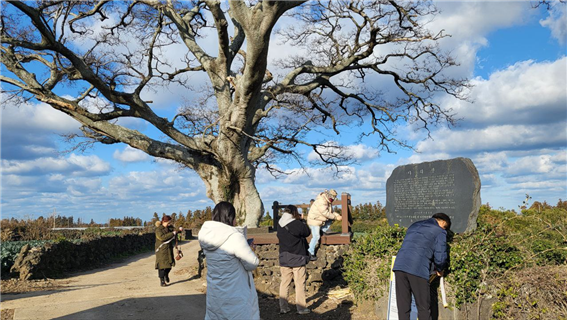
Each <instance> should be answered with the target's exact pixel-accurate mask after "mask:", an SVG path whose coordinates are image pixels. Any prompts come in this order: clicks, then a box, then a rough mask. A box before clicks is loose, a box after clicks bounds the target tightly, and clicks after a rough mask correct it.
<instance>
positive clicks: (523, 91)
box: [0, 1, 567, 222]
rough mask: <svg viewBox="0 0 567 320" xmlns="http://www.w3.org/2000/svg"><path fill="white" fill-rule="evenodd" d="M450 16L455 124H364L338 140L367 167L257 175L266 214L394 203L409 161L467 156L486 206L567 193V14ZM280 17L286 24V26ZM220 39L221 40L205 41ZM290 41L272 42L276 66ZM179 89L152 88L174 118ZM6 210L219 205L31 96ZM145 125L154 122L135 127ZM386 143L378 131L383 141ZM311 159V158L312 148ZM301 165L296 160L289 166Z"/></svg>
mask: <svg viewBox="0 0 567 320" xmlns="http://www.w3.org/2000/svg"><path fill="white" fill-rule="evenodd" d="M438 7H439V9H440V10H441V11H442V12H441V14H440V15H439V16H438V17H437V18H436V19H435V20H434V21H432V22H431V23H430V25H431V28H434V29H445V31H446V32H447V33H449V34H451V35H452V37H450V38H446V39H444V40H443V41H442V42H441V43H440V44H441V46H442V47H443V48H444V49H447V50H451V51H452V52H453V55H454V57H455V58H456V59H457V61H459V63H460V66H459V67H458V68H455V70H453V71H452V72H454V75H457V76H463V77H468V78H470V79H471V81H472V83H473V84H474V88H473V89H472V91H471V93H470V98H471V99H470V100H471V102H469V101H459V100H455V99H449V98H446V97H440V98H439V99H440V101H441V103H442V104H443V106H445V107H447V108H452V109H453V110H454V111H456V112H457V116H458V117H459V118H462V120H461V121H460V122H458V123H457V126H456V127H451V128H448V127H447V126H443V125H442V126H439V127H433V128H432V130H431V139H427V135H426V133H425V132H424V131H416V130H414V128H412V127H411V126H407V127H406V126H401V127H398V128H397V132H398V137H401V138H404V139H407V140H408V141H410V142H411V143H412V144H413V145H414V146H415V150H406V149H395V148H394V149H393V150H394V151H396V153H395V154H389V153H386V152H385V151H381V150H378V149H377V148H376V141H375V140H373V139H372V138H370V139H365V140H363V141H362V142H360V143H359V142H356V139H355V136H356V135H357V133H358V128H357V127H351V128H348V130H345V131H343V132H342V135H341V136H340V137H332V136H330V137H329V140H334V141H340V142H342V143H345V144H349V145H350V147H349V152H350V153H351V155H352V156H353V157H354V158H355V159H357V164H354V165H351V166H348V167H346V168H344V169H348V170H347V172H344V173H341V174H340V175H339V176H338V177H335V176H334V175H333V174H332V172H330V171H329V170H325V169H321V168H309V169H308V172H309V176H308V175H307V174H306V173H304V172H300V171H297V170H295V171H294V172H293V173H292V174H290V175H288V176H285V177H283V178H281V179H279V180H275V179H273V178H272V177H271V176H270V175H269V174H268V173H267V172H265V171H259V172H258V173H257V186H258V189H259V191H260V195H261V197H262V200H263V202H264V206H265V208H266V210H269V209H270V207H271V204H272V202H273V201H275V200H277V201H279V202H280V203H305V202H308V201H309V199H311V198H314V197H315V196H316V194H317V193H318V192H320V191H322V190H324V189H326V188H334V189H337V190H338V191H339V193H340V192H348V193H350V194H351V195H352V200H353V203H354V204H358V203H366V202H376V201H380V202H382V204H385V199H386V194H385V192H386V191H385V185H386V180H387V178H388V177H389V175H390V173H391V172H392V170H393V169H394V168H395V167H396V166H399V165H403V164H408V163H418V162H423V161H433V160H438V159H450V158H455V157H467V158H470V159H472V161H473V162H474V163H475V165H476V167H477V169H478V171H479V173H480V177H481V183H482V189H481V197H482V203H490V205H491V206H493V207H496V208H499V207H503V208H507V209H517V206H518V204H520V203H521V202H522V200H524V198H525V194H526V193H527V194H530V195H531V196H532V197H533V200H538V201H544V200H546V201H548V202H549V203H551V204H555V203H556V202H557V201H558V199H560V198H561V199H564V200H565V199H567V58H566V41H567V40H566V38H567V25H566V24H567V13H566V10H567V9H566V6H565V5H559V6H556V7H555V9H554V10H551V11H547V10H543V9H541V8H540V9H533V8H532V7H531V5H530V3H528V2H525V1H514V2H500V1H485V2H475V1H467V2H445V1H443V2H439V3H438ZM286 23H289V21H287V20H285V19H284V20H282V21H281V23H279V24H278V25H277V28H285V25H286ZM203 41H204V43H207V42H209V43H213V42H214V39H213V38H210V39H205V40H203ZM287 50H288V49H287V48H286V47H285V46H284V45H283V44H282V43H280V42H278V41H277V39H276V40H275V41H272V42H271V48H270V54H271V55H270V59H271V60H270V62H272V61H273V59H275V58H281V56H282V55H284V54H285V53H286V52H288V51H287ZM178 90H180V89H179V88H160V89H158V90H156V91H155V92H147V93H146V94H147V98H148V99H150V100H153V101H154V105H157V106H161V107H160V110H159V112H160V113H161V114H164V115H171V114H173V113H174V112H175V110H177V108H178V107H179V106H180V105H181V103H182V101H181V100H180V99H179V97H180V96H182V95H180V94H179V91H178ZM1 112H2V114H1V117H2V120H1V155H0V156H1V158H2V160H1V161H2V162H1V163H2V179H1V182H2V194H1V215H2V218H11V217H16V218H28V217H38V216H40V215H43V216H46V215H49V214H51V212H53V210H54V209H55V210H56V211H57V213H58V214H61V215H66V216H71V215H72V216H74V217H75V218H78V217H81V218H83V219H85V220H87V221H90V219H91V218H92V219H94V220H95V221H97V222H106V221H107V220H108V219H109V218H111V217H123V216H134V217H140V218H142V219H143V220H149V219H151V216H152V215H153V213H154V212H158V213H160V214H161V213H162V212H165V213H172V212H183V213H185V212H186V211H187V210H189V209H191V210H194V209H203V208H205V207H206V206H212V205H213V203H212V201H211V200H209V199H208V198H206V196H205V187H204V184H203V182H202V181H201V180H200V178H199V177H198V176H197V175H196V174H195V173H193V172H191V171H189V170H181V169H179V167H178V166H177V165H176V164H174V163H171V162H167V161H163V160H155V159H152V158H150V157H149V156H147V155H145V154H144V153H141V152H140V151H137V150H134V149H131V148H130V147H128V146H125V145H112V146H103V145H99V146H95V147H94V148H93V149H90V150H87V151H86V152H84V153H80V152H70V153H65V152H62V151H64V150H68V149H69V145H66V143H65V142H64V140H63V139H62V138H61V137H60V135H61V134H65V133H69V132H77V130H78V124H77V122H75V121H74V120H72V119H71V118H69V117H67V116H65V115H64V114H62V113H59V112H58V111H55V110H53V109H51V108H50V107H48V106H46V105H43V104H40V103H37V102H33V101H31V102H30V103H28V104H26V105H23V106H20V107H15V106H12V105H3V108H2V110H1ZM132 125H134V126H136V128H137V129H138V130H141V131H145V130H149V128H147V127H146V126H145V125H144V124H142V123H138V122H136V123H132ZM374 139H376V138H374ZM303 156H304V158H305V159H309V158H310V157H313V155H312V154H310V153H309V152H308V151H305V152H303ZM278 165H279V166H280V167H282V168H285V169H287V170H290V171H293V169H297V168H298V166H297V165H296V164H294V163H280V164H278Z"/></svg>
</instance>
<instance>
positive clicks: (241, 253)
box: [228, 233, 260, 271]
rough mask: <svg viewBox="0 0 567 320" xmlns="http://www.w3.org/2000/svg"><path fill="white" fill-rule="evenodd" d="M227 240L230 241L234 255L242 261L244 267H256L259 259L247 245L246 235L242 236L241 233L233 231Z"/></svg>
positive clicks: (249, 268)
mask: <svg viewBox="0 0 567 320" xmlns="http://www.w3.org/2000/svg"><path fill="white" fill-rule="evenodd" d="M228 241H230V243H231V247H232V248H233V253H234V256H235V257H237V258H238V259H239V260H240V262H242V265H243V266H244V269H246V270H248V271H252V270H254V269H256V267H257V266H258V264H259V263H260V260H259V259H258V257H257V256H256V254H255V253H254V251H252V249H251V248H250V246H249V245H248V241H246V237H244V235H243V234H239V233H235V234H233V235H232V236H230V239H228Z"/></svg>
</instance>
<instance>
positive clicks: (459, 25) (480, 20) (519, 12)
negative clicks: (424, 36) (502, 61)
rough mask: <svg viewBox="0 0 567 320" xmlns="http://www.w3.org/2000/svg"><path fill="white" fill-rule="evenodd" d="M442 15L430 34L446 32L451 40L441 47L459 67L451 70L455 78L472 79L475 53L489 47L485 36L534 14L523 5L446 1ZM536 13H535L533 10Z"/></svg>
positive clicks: (444, 41) (442, 3) (450, 73)
mask: <svg viewBox="0 0 567 320" xmlns="http://www.w3.org/2000/svg"><path fill="white" fill-rule="evenodd" d="M437 7H438V8H439V10H440V11H441V13H440V14H439V16H438V17H437V18H436V19H435V20H434V21H433V22H432V23H431V24H430V30H434V31H439V30H445V33H448V34H450V35H451V37H447V38H444V39H443V40H441V42H440V44H441V47H442V48H444V49H445V50H448V51H450V52H452V55H453V56H454V57H455V58H456V59H457V61H458V62H459V63H460V65H461V66H460V67H457V68H454V69H452V70H448V72H447V74H449V75H452V76H456V77H458V76H463V77H469V76H470V75H472V72H473V70H474V65H475V63H476V61H477V56H476V52H477V51H478V50H479V49H480V48H482V47H485V46H487V45H488V40H487V38H486V36H487V35H488V34H489V33H490V32H491V31H493V30H495V29H498V28H502V27H509V26H512V25H519V24H522V23H523V22H524V21H527V19H526V18H527V17H528V15H530V14H535V12H531V11H530V9H531V8H530V6H529V5H526V3H523V2H521V1H517V2H502V1H494V2H489V1H466V2H456V1H443V2H441V3H438V4H437ZM534 11H535V10H534Z"/></svg>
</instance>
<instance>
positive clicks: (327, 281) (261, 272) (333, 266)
mask: <svg viewBox="0 0 567 320" xmlns="http://www.w3.org/2000/svg"><path fill="white" fill-rule="evenodd" d="M347 249H348V244H343V245H321V247H320V248H319V251H318V252H317V257H318V259H317V260H316V261H311V262H309V264H307V280H306V284H305V286H306V289H307V292H309V293H311V292H317V291H318V290H319V288H321V286H336V285H339V284H345V281H344V279H343V278H342V272H341V269H342V266H343V254H344V253H345V252H346V250H347ZM256 255H257V256H258V259H260V264H259V266H258V268H257V269H256V270H255V271H254V282H255V284H256V289H257V290H258V291H260V292H263V293H266V294H271V295H276V296H277V295H278V294H279V287H280V280H281V273H280V266H279V261H278V257H279V245H277V244H267V245H258V246H256Z"/></svg>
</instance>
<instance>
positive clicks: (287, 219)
mask: <svg viewBox="0 0 567 320" xmlns="http://www.w3.org/2000/svg"><path fill="white" fill-rule="evenodd" d="M309 235H311V230H310V229H309V227H308V226H307V224H306V223H305V222H304V221H302V220H296V219H294V218H293V216H292V215H291V214H289V213H287V212H286V213H284V214H283V216H282V217H281V219H280V221H279V223H278V240H279V242H280V257H279V258H280V266H282V267H301V266H304V265H306V264H307V263H308V262H309V253H308V252H307V247H308V244H307V239H306V238H307V237H309Z"/></svg>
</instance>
